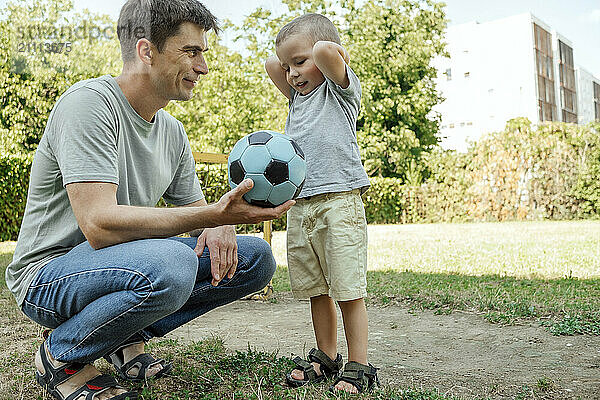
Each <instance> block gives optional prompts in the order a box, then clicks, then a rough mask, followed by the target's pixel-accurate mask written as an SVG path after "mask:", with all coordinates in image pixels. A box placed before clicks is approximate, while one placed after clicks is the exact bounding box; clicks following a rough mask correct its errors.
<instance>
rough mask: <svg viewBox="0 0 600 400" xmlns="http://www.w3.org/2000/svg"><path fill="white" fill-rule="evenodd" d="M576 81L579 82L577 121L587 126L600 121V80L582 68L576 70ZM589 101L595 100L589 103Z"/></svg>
mask: <svg viewBox="0 0 600 400" xmlns="http://www.w3.org/2000/svg"><path fill="white" fill-rule="evenodd" d="M575 81H576V82H577V103H578V105H579V109H578V110H577V121H578V123H579V124H586V123H588V122H590V121H593V120H595V119H596V120H600V79H598V78H595V77H594V76H593V75H592V74H591V73H589V72H588V71H586V70H585V69H583V68H581V67H579V66H578V67H577V68H575ZM589 99H593V100H592V101H589Z"/></svg>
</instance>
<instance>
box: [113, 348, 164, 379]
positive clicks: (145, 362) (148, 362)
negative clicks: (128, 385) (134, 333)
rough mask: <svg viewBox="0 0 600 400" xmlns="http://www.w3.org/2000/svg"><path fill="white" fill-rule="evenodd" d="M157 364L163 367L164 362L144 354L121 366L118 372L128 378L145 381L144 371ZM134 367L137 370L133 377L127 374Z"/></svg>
mask: <svg viewBox="0 0 600 400" xmlns="http://www.w3.org/2000/svg"><path fill="white" fill-rule="evenodd" d="M157 364H160V365H161V366H164V364H165V360H163V359H156V358H154V357H152V356H151V355H150V354H148V353H144V354H139V355H137V356H136V357H134V358H132V359H131V360H129V361H128V362H127V363H125V364H123V365H122V366H121V368H120V370H121V372H122V373H123V374H125V375H126V376H128V377H129V378H132V379H145V378H146V371H147V370H148V368H152V367H153V366H155V365H157ZM134 367H137V368H138V372H137V374H136V375H135V376H133V375H132V374H130V373H129V371H130V370H131V369H132V368H134Z"/></svg>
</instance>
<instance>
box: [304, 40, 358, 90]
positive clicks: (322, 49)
mask: <svg viewBox="0 0 600 400" xmlns="http://www.w3.org/2000/svg"><path fill="white" fill-rule="evenodd" d="M313 59H314V60H315V65H316V66H317V68H319V70H320V71H321V72H322V73H323V75H325V76H326V77H328V78H329V79H331V80H332V81H334V82H335V83H336V84H338V85H340V86H341V87H342V88H344V89H345V88H347V87H348V86H349V85H350V79H348V74H347V73H346V64H347V63H348V62H349V60H350V55H349V54H348V52H347V51H346V49H344V48H343V47H342V46H340V45H339V44H337V43H334V42H328V41H324V40H321V41H318V42H317V43H315V45H314V46H313Z"/></svg>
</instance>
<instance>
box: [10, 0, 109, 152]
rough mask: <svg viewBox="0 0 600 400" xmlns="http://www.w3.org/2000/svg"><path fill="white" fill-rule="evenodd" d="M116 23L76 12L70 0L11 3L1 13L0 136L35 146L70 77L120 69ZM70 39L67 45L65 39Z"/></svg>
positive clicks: (15, 146)
mask: <svg viewBox="0 0 600 400" xmlns="http://www.w3.org/2000/svg"><path fill="white" fill-rule="evenodd" d="M114 32H116V24H115V22H114V21H112V20H111V19H110V17H108V16H98V15H94V14H91V13H89V12H87V11H86V12H84V13H74V12H73V3H72V2H71V1H68V0H52V1H50V0H45V1H44V0H36V1H27V0H21V1H18V2H15V3H9V4H8V5H7V7H6V8H5V9H3V10H2V18H1V19H0V37H1V39H0V40H1V41H2V46H1V47H2V49H0V106H1V111H0V133H1V134H2V139H1V141H0V146H1V148H3V149H4V151H10V152H29V151H32V150H35V148H36V147H37V144H38V142H39V140H40V138H41V136H42V134H43V131H44V128H45V126H46V121H47V119H48V117H49V114H50V111H51V110H52V107H53V106H54V104H55V103H56V100H57V99H58V97H59V96H60V95H61V94H62V93H63V92H64V91H65V90H66V89H67V88H68V87H69V86H71V85H72V84H73V83H75V82H77V81H79V80H82V79H87V78H91V77H95V76H99V75H102V74H107V73H113V74H114V73H116V72H117V71H119V70H120V66H121V60H120V52H119V43H118V41H117V39H116V35H115V34H114ZM67 43H69V45H67Z"/></svg>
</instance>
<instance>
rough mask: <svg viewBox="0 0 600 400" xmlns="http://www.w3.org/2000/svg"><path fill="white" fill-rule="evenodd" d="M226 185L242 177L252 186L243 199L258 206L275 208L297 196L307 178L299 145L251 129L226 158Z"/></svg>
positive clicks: (266, 132)
mask: <svg viewBox="0 0 600 400" xmlns="http://www.w3.org/2000/svg"><path fill="white" fill-rule="evenodd" d="M227 172H228V178H229V186H231V188H232V189H233V188H235V187H237V185H239V184H240V183H241V182H242V181H243V180H244V179H246V178H250V179H252V180H253V181H254V187H253V188H252V189H251V190H250V191H249V192H248V193H246V194H245V195H244V199H245V200H246V201H247V202H248V203H250V204H254V205H258V206H261V207H275V206H278V205H280V204H283V203H285V202H286V201H288V200H291V199H294V198H296V197H297V196H298V194H299V193H300V191H301V190H302V186H303V185H304V180H305V178H306V161H305V158H304V153H303V152H302V150H301V149H300V146H298V144H297V143H296V142H294V141H293V140H292V139H290V138H289V137H287V136H285V135H282V134H281V133H278V132H273V131H267V130H264V131H258V132H253V133H251V134H249V135H247V136H244V137H243V138H241V139H240V140H239V141H238V142H237V143H236V144H235V146H233V149H232V150H231V153H229V158H228V161H227Z"/></svg>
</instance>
